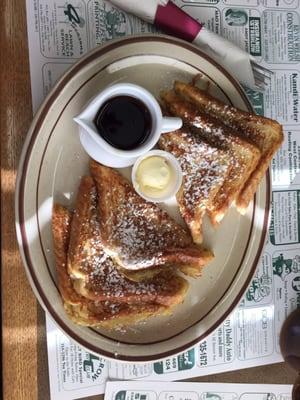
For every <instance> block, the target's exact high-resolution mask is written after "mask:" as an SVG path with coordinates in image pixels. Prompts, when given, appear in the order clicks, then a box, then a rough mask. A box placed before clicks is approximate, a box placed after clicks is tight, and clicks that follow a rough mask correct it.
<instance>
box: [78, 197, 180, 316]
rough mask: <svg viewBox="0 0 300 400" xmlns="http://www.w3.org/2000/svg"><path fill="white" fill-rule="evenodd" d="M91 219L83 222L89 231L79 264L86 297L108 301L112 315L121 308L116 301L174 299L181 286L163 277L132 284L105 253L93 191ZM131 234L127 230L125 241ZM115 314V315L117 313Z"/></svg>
mask: <svg viewBox="0 0 300 400" xmlns="http://www.w3.org/2000/svg"><path fill="white" fill-rule="evenodd" d="M87 201H90V202H91V203H90V207H89V216H88V217H87V219H86V220H85V221H82V224H83V225H84V228H87V229H88V231H89V234H88V237H86V240H85V243H84V244H83V247H82V249H81V251H80V257H79V258H78V262H79V264H80V270H81V273H82V274H83V275H84V276H85V282H84V291H85V292H86V293H84V294H85V295H86V296H87V297H88V298H93V299H94V300H99V301H102V300H105V299H109V302H107V304H106V303H104V305H106V306H109V307H110V308H111V309H110V312H111V313H112V314H113V313H114V312H118V307H117V306H116V307H113V306H112V303H111V302H112V301H113V300H118V301H121V300H122V299H123V300H122V301H125V302H126V303H129V304H130V303H139V302H145V301H146V302H155V301H159V302H160V301H166V302H167V301H168V298H166V296H168V295H172V294H173V293H174V291H175V292H176V288H177V287H178V282H177V281H176V280H172V278H171V277H170V276H169V277H168V279H167V278H166V277H164V276H159V277H156V278H154V279H153V280H152V281H151V282H150V281H149V282H133V281H130V280H129V279H127V278H126V277H125V276H124V275H123V274H122V273H121V272H120V271H119V269H118V266H117V265H116V264H115V262H114V261H113V260H112V259H111V258H110V257H109V256H108V255H107V254H106V253H105V251H104V249H103V247H102V244H101V237H100V224H99V218H98V212H97V194H96V190H95V189H93V190H92V192H91V193H90V197H89V199H87ZM127 234H128V232H127V231H126V230H125V231H124V235H126V240H131V239H132V238H131V239H128V237H127ZM114 310H115V311H114Z"/></svg>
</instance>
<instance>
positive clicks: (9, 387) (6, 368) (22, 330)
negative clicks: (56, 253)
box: [0, 0, 295, 400]
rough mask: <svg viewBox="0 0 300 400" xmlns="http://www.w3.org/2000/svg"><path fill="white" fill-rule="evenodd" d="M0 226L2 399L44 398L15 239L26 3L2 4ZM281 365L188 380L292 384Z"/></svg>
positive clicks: (39, 340)
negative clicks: (0, 184)
mask: <svg viewBox="0 0 300 400" xmlns="http://www.w3.org/2000/svg"><path fill="white" fill-rule="evenodd" d="M1 18H2V23H1V36H0V41H1V42H0V43H1V57H0V60H1V102H0V104H1V107H0V108H1V183H2V201H1V222H2V309H3V312H2V328H3V354H2V362H3V368H2V371H3V391H4V396H3V398H4V399H5V400H11V399H14V400H20V399H24V400H29V399H30V400H36V399H43V400H46V399H49V398H50V395H49V382H48V363H47V350H46V334H45V314H44V312H43V310H42V309H41V307H40V306H39V305H38V303H37V301H36V299H35V297H34V295H33V292H32V290H31V288H30V286H29V283H28V281H27V278H26V275H25V271H24V268H23V265H22V262H21V259H20V256H19V252H18V246H17V241H16V235H15V227H14V223H15V217H14V188H15V178H16V170H17V166H18V160H19V156H20V152H21V149H22V144H23V141H24V138H25V136H26V132H27V130H28V127H29V125H30V122H31V119H32V110H31V93H30V77H29V66H28V48H27V33H26V13H25V1H20V0H2V1H1ZM294 378H295V373H294V372H293V371H291V370H290V369H288V367H287V366H285V365H283V364H277V365H271V366H266V367H258V368H252V369H248V370H241V371H237V372H231V373H226V374H220V375H215V376H208V377H204V378H198V379H193V380H194V381H195V380H196V381H210V382H249V383H250V382H251V383H292V382H293V381H294Z"/></svg>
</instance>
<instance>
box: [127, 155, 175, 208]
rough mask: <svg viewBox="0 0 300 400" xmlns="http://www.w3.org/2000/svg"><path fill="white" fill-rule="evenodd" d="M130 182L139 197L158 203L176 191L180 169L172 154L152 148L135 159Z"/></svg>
mask: <svg viewBox="0 0 300 400" xmlns="http://www.w3.org/2000/svg"><path fill="white" fill-rule="evenodd" d="M132 182H133V186H134V188H135V190H136V192H137V193H138V194H139V195H140V196H141V197H143V198H144V199H146V200H148V201H152V202H155V203H159V202H162V201H166V200H168V199H170V198H171V197H173V196H175V194H176V193H177V192H178V190H179V188H180V186H181V183H182V171H181V168H180V165H179V163H178V161H177V160H176V158H175V157H174V156H173V155H172V154H170V153H168V152H166V151H162V150H152V151H149V152H148V153H146V154H144V155H143V156H141V157H140V158H138V159H137V160H136V162H135V164H134V166H133V169H132Z"/></svg>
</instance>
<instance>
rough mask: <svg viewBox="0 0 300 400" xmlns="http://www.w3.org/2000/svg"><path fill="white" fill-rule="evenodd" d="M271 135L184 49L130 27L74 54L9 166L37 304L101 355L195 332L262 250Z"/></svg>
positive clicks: (146, 350)
mask: <svg viewBox="0 0 300 400" xmlns="http://www.w3.org/2000/svg"><path fill="white" fill-rule="evenodd" d="M282 141H283V133H282V127H281V125H280V124H279V123H277V122H276V121H274V120H271V119H268V118H265V117H263V116H258V115H256V114H255V113H254V112H253V110H252V108H251V105H250V103H249V101H248V99H247V96H246V94H245V92H244V90H243V89H242V88H241V86H240V85H239V84H238V83H237V82H236V81H235V79H234V78H233V77H232V76H231V75H230V74H229V73H228V72H227V71H225V70H224V69H223V68H222V66H220V65H217V64H216V63H215V62H214V61H212V60H211V59H210V58H209V57H207V56H206V55H205V54H204V53H203V52H201V51H200V50H199V49H197V48H196V47H194V46H193V45H190V44H187V43H186V42H183V41H181V40H177V39H173V38H170V37H168V36H164V35H155V36H151V35H146V36H132V37H128V38H125V39H121V40H117V41H112V42H109V43H108V44H106V45H104V46H101V47H99V48H97V49H95V50H93V51H92V52H90V53H88V54H87V55H86V56H85V57H84V58H82V59H81V60H80V61H78V62H77V63H76V64H75V65H74V66H73V67H71V69H70V70H69V71H67V72H66V73H65V74H64V75H63V77H62V78H61V79H60V80H59V81H58V82H57V83H56V85H55V86H54V88H53V89H52V91H51V92H50V94H49V95H48V96H47V98H46V99H45V101H44V103H43V104H42V106H41V108H40V109H39V111H38V112H37V114H36V116H35V118H34V120H33V122H32V125H31V128H30V131H29V133H28V136H27V139H26V142H25V144H24V149H23V153H22V157H21V161H20V166H19V170H18V179H17V191H16V227H17V235H18V242H19V246H20V252H21V255H22V258H23V262H24V265H25V269H26V272H27V275H28V279H29V281H30V283H31V285H32V288H33V290H34V293H35V294H36V296H37V298H38V300H39V301H40V303H41V305H42V306H43V308H44V309H45V311H46V312H47V313H48V314H49V316H50V317H51V318H52V319H53V321H54V322H55V323H56V324H57V325H58V327H59V328H60V329H61V330H62V331H63V332H64V333H66V334H67V335H68V336H70V337H71V338H72V339H73V340H75V341H76V342H77V343H79V344H81V345H82V346H84V347H85V348H87V349H88V350H89V351H91V352H94V353H97V354H101V355H103V356H105V357H108V358H114V359H119V360H124V361H134V362H146V361H153V360H158V359H162V358H164V357H167V356H170V355H172V354H176V353H179V352H183V351H185V350H187V349H188V348H190V347H191V346H193V345H195V344H196V343H198V342H201V340H203V339H205V338H206V337H207V335H209V334H210V333H211V332H212V331H213V330H215V329H216V328H217V327H218V326H219V325H220V324H221V323H222V322H223V321H224V320H225V319H226V318H227V317H228V316H229V315H230V313H231V312H232V311H233V310H234V308H235V307H237V306H238V304H239V302H240V300H241V297H242V296H243V294H244V293H245V291H246V290H247V287H248V285H249V284H250V282H251V278H252V276H253V274H254V272H255V270H256V267H257V265H258V263H259V261H260V255H261V252H262V250H263V246H264V242H265V240H266V234H267V231H268V220H269V212H270V193H271V188H270V176H269V170H268V168H269V165H270V163H271V161H272V158H273V156H274V154H275V152H276V151H277V150H278V148H279V147H280V145H281V143H282Z"/></svg>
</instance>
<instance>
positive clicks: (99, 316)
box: [52, 205, 187, 328]
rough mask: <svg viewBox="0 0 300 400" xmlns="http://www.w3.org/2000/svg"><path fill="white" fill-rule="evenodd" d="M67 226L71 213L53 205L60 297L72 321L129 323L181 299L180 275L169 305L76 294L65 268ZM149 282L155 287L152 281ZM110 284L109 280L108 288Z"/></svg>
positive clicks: (167, 309) (103, 324)
mask: <svg viewBox="0 0 300 400" xmlns="http://www.w3.org/2000/svg"><path fill="white" fill-rule="evenodd" d="M70 225H71V214H70V213H69V211H68V210H67V209H65V208H64V207H62V206H60V205H55V206H54V208H53V216H52V231H53V239H54V252H55V259H56V269H57V275H58V285H59V290H60V292H61V295H62V297H63V301H64V308H65V310H66V312H67V314H68V315H69V317H70V319H72V320H73V321H74V322H75V323H77V324H80V325H85V326H95V327H106V328H114V327H116V326H120V325H122V326H124V325H130V324H133V323H135V322H137V321H140V320H143V319H146V318H149V317H151V316H154V315H163V314H166V313H170V311H171V309H172V307H174V306H175V305H176V304H178V303H179V302H182V301H183V298H184V295H185V293H186V289H187V283H186V282H185V280H184V279H182V278H179V277H175V279H176V278H178V283H179V282H180V285H178V287H177V292H174V293H173V301H172V304H171V305H170V306H165V305H161V304H158V303H143V301H142V298H143V296H141V297H140V301H139V302H138V303H137V304H127V303H126V302H118V301H111V300H105V301H98V300H97V301H94V300H90V299H88V298H86V297H84V296H82V295H80V294H78V293H77V292H76V291H75V289H74V278H72V277H71V276H70V275H69V274H68V268H67V263H68V246H69V237H70ZM107 279H110V277H107ZM172 279H173V278H172V277H169V282H171V283H170V286H171V287H172ZM101 282H103V280H101ZM152 284H153V286H155V283H152ZM112 286H113V284H112V282H111V283H110V289H111V288H112ZM135 286H136V287H140V288H141V287H142V288H144V285H140V284H136V285H135ZM173 289H174V287H173ZM135 292H136V290H135ZM107 294H109V293H107ZM106 298H108V296H107V297H106Z"/></svg>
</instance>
